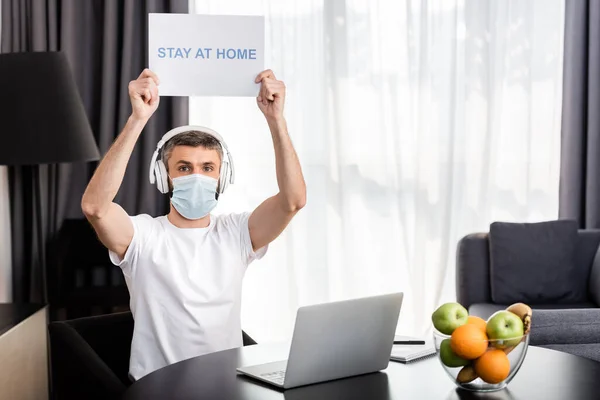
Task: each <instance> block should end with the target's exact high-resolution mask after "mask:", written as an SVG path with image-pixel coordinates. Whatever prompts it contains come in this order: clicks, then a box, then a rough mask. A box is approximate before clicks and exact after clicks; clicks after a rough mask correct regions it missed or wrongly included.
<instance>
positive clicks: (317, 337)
mask: <svg viewBox="0 0 600 400" xmlns="http://www.w3.org/2000/svg"><path fill="white" fill-rule="evenodd" d="M402 299H403V293H392V294H386V295H380V296H372V297H365V298H360V299H353V300H345V301H338V302H332V303H326V304H318V305H312V306H306V307H301V308H299V309H298V313H297V315H296V324H295V326H294V334H293V337H292V344H291V347H290V353H289V356H288V359H287V360H284V361H277V362H273V363H268V364H261V365H252V366H245V367H240V368H238V369H237V371H238V372H240V373H242V374H244V375H247V376H249V377H252V378H254V379H258V380H260V381H263V382H265V383H268V384H270V385H274V386H277V387H279V388H284V389H289V388H294V387H297V386H304V385H310V384H313V383H319V382H325V381H330V380H334V379H340V378H347V377H350V376H356V375H362V374H368V373H371V372H377V371H381V370H383V369H386V368H387V366H388V364H389V361H390V354H391V352H392V346H393V343H394V336H395V332H396V326H397V324H398V317H399V315H400V307H401V306H402Z"/></svg>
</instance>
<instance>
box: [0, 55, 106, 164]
mask: <svg viewBox="0 0 600 400" xmlns="http://www.w3.org/2000/svg"><path fill="white" fill-rule="evenodd" d="M0 140H1V141H2V142H1V144H0V165H32V164H54V163H66V162H74V161H93V160H98V159H99V158H100V154H99V152H98V147H97V145H96V142H95V140H94V136H93V134H92V129H91V128H90V123H89V121H88V118H87V115H86V113H85V109H84V107H83V104H82V102H81V97H80V96H79V92H78V91H77V86H76V85H75V80H74V79H73V75H72V73H71V69H70V67H69V62H68V61H67V58H66V56H65V55H64V54H63V53H61V52H33V53H7V54H0Z"/></svg>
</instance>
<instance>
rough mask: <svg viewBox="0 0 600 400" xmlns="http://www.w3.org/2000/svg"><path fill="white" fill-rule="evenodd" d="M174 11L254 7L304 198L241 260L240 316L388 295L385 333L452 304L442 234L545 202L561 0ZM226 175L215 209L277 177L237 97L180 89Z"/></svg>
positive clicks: (262, 4) (255, 320) (333, 1)
mask: <svg viewBox="0 0 600 400" xmlns="http://www.w3.org/2000/svg"><path fill="white" fill-rule="evenodd" d="M190 10H191V11H190V12H195V13H200V14H238V15H264V16H265V19H266V49H267V50H266V51H267V54H266V60H267V67H269V68H271V69H273V70H274V71H275V73H276V75H277V77H278V78H280V79H283V80H284V81H285V82H286V84H287V88H288V98H287V103H286V117H287V119H288V123H289V130H290V135H291V137H292V140H293V142H294V145H295V147H296V149H297V151H298V153H299V157H300V160H301V162H302V166H303V170H304V174H305V177H306V181H307V187H308V203H307V206H306V208H305V209H303V210H302V211H301V212H300V213H299V214H298V216H297V217H296V219H295V220H294V221H293V222H292V224H291V225H290V227H289V228H288V229H287V230H286V231H285V232H284V233H283V234H282V236H281V237H280V238H278V239H277V240H276V241H275V242H274V243H272V245H271V247H270V251H269V252H268V253H267V255H266V256H265V258H264V259H263V260H261V261H259V262H256V263H255V264H253V265H251V267H250V268H249V269H248V271H247V274H246V279H245V284H244V293H243V326H244V329H245V330H246V331H247V332H249V333H250V334H251V335H252V336H254V337H256V338H257V339H258V340H259V341H266V340H283V339H286V338H288V337H289V336H288V335H290V334H291V330H292V328H293V323H294V318H295V312H296V309H297V308H298V307H299V306H302V305H306V304H313V303H319V302H326V301H333V300H339V299H345V298H352V297H360V296H367V295H373V294H379V293H386V292H392V291H403V292H404V293H405V301H404V305H403V308H402V312H401V316H400V322H399V325H398V332H399V333H406V334H424V333H426V332H427V331H428V330H429V329H430V315H431V312H432V311H433V309H434V308H435V307H436V306H437V305H438V304H439V303H441V302H444V301H451V300H454V298H455V297H454V296H455V291H454V267H455V248H456V243H457V242H458V240H459V239H460V238H461V237H462V236H464V235H466V234H468V233H471V232H475V231H487V229H488V226H489V224H490V222H492V221H495V220H504V221H539V220H545V219H555V218H557V215H558V214H557V213H558V176H559V175H558V172H559V171H558V168H559V140H560V110H561V89H562V87H561V82H562V81H561V80H562V49H563V45H562V40H563V14H564V2H563V0H532V1H520V0H509V1H507V0H497V1H480V0H454V1H452V0H430V1H426V0H423V1H397V0H379V1H373V0H360V1H358V0H310V1H309V0H302V1H300V0H296V1H280V0H262V1H261V0H197V1H193V0H192V1H191V2H190ZM190 120H191V123H194V124H202V125H207V126H210V127H212V128H214V129H216V130H217V131H220V132H221V133H222V134H223V135H224V137H225V140H226V141H227V143H228V145H229V147H230V149H231V151H232V154H233V156H234V158H235V162H236V167H237V168H236V171H237V181H236V184H235V185H233V186H231V187H230V191H229V192H228V193H226V195H225V196H224V197H223V198H222V201H221V204H220V205H219V207H218V212H231V211H241V210H250V209H253V208H254V207H256V206H257V205H258V204H259V203H260V202H261V201H262V200H263V199H265V198H266V197H268V196H270V195H272V194H274V193H275V192H276V190H277V186H276V179H275V169H274V155H273V149H272V144H271V138H270V135H269V131H268V129H267V125H266V123H265V122H264V120H263V117H262V115H261V113H260V111H259V110H258V108H257V107H256V103H255V100H254V99H251V98H192V99H191V101H190Z"/></svg>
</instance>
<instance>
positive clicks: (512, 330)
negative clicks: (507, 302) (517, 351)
mask: <svg viewBox="0 0 600 400" xmlns="http://www.w3.org/2000/svg"><path fill="white" fill-rule="evenodd" d="M486 332H487V335H488V338H489V339H490V343H491V344H492V346H494V347H496V348H499V349H505V348H507V347H513V346H516V345H518V344H519V342H520V341H521V338H522V337H523V321H522V320H521V318H519V316H518V315H516V314H513V313H511V312H510V311H498V312H497V313H495V314H494V315H492V316H491V317H490V318H489V319H488V321H487V328H486Z"/></svg>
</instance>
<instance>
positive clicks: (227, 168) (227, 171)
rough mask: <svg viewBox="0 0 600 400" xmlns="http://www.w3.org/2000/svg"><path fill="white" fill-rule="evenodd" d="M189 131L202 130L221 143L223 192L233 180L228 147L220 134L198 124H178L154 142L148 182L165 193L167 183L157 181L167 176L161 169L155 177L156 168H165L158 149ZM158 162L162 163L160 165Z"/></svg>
mask: <svg viewBox="0 0 600 400" xmlns="http://www.w3.org/2000/svg"><path fill="white" fill-rule="evenodd" d="M189 131H198V132H202V133H205V134H207V135H210V136H212V137H214V138H215V139H217V141H218V142H219V144H220V145H221V149H223V159H222V160H221V171H220V172H221V173H220V181H221V182H220V186H221V190H220V192H221V193H223V191H224V190H225V188H226V187H227V184H228V183H232V184H233V182H234V180H235V169H234V166H233V159H232V158H231V153H230V152H229V148H228V147H227V144H226V143H225V141H224V140H223V138H222V137H221V135H219V134H218V133H217V132H216V131H214V130H213V129H210V128H207V127H204V126H199V125H184V126H179V127H177V128H173V129H171V130H170V131H168V132H167V133H165V134H164V135H163V137H162V138H161V139H160V140H159V141H158V143H157V144H156V150H154V153H153V154H152V158H151V159H150V171H149V179H150V183H151V184H154V183H156V184H157V186H158V189H159V190H160V191H161V192H162V193H166V191H164V188H166V187H168V184H167V183H165V182H158V179H161V178H162V179H167V177H165V176H163V175H164V173H161V171H158V175H159V177H158V178H157V169H160V168H161V167H162V168H164V169H166V166H164V164H162V160H160V159H159V154H160V151H161V149H162V147H163V146H164V145H165V144H166V143H167V142H168V141H169V140H170V139H172V138H173V137H175V136H177V135H179V134H181V133H184V132H189ZM225 158H227V160H225ZM159 164H162V166H161V165H159ZM161 185H162V188H163V189H161Z"/></svg>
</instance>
